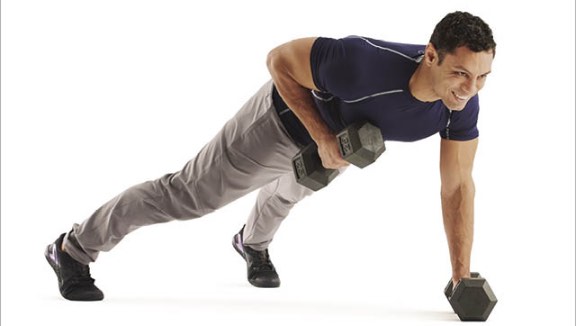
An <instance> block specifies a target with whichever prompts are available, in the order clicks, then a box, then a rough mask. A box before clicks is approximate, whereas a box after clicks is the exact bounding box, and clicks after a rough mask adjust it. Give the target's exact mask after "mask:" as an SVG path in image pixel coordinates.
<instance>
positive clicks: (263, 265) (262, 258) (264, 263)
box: [252, 249, 274, 271]
mask: <svg viewBox="0 0 576 326" xmlns="http://www.w3.org/2000/svg"><path fill="white" fill-rule="evenodd" d="M252 258H253V259H254V264H253V266H254V269H256V270H257V271H273V270H274V265H273V264H272V261H270V255H269V254H268V249H266V250H262V251H256V250H254V251H253V253H252Z"/></svg>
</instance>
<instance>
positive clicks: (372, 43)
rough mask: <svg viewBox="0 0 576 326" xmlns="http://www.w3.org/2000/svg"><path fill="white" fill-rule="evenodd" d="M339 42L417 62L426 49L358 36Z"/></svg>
mask: <svg viewBox="0 0 576 326" xmlns="http://www.w3.org/2000/svg"><path fill="white" fill-rule="evenodd" d="M341 40H342V41H343V42H344V43H347V44H349V45H350V46H360V47H362V48H365V49H370V50H375V51H386V52H387V53H392V54H396V55H400V56H404V57H407V58H409V59H412V60H417V59H419V58H420V57H421V56H422V55H424V50H425V48H426V45H424V44H413V43H401V42H393V41H387V40H382V39H376V38H371V37H366V36H358V35H350V36H347V37H344V38H342V39H341Z"/></svg>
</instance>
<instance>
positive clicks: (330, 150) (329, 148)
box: [318, 137, 350, 169]
mask: <svg viewBox="0 0 576 326" xmlns="http://www.w3.org/2000/svg"><path fill="white" fill-rule="evenodd" d="M318 155H319V156H320V159H321V160H322V166H324V168H326V169H340V168H344V167H347V166H348V165H350V163H348V162H347V161H346V160H344V159H343V158H342V154H341V153H340V148H339V146H338V141H337V139H336V137H334V138H331V139H329V140H327V141H325V142H323V143H322V144H318Z"/></svg>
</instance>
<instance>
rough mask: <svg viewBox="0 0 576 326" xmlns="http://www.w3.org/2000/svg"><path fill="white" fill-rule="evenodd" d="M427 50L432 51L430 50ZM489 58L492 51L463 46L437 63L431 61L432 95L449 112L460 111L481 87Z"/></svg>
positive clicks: (489, 65) (490, 63) (484, 80)
mask: <svg viewBox="0 0 576 326" xmlns="http://www.w3.org/2000/svg"><path fill="white" fill-rule="evenodd" d="M427 50H430V51H433V52H436V51H435V50H434V49H433V48H432V49H427ZM434 54H436V60H438V57H437V53H434ZM493 59H494V55H493V53H492V51H483V52H474V51H472V50H470V49H468V48H467V47H465V46H462V47H459V48H457V49H456V51H454V53H452V54H450V53H448V54H446V55H445V56H444V60H443V61H442V63H441V64H439V65H438V64H437V62H438V61H435V63H434V64H432V66H431V68H432V69H431V70H432V72H433V73H432V76H433V79H434V86H433V88H434V93H435V94H436V95H437V96H438V97H439V98H440V99H441V100H442V102H443V103H444V105H446V106H447V107H448V108H449V109H450V110H455V111H460V110H462V109H464V107H465V106H466V103H468V100H469V99H470V98H471V97H473V96H474V95H476V94H477V93H478V91H480V90H481V89H482V87H484V83H485V82H486V77H487V75H488V74H489V73H490V71H491V69H492V60H493Z"/></svg>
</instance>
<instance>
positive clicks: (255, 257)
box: [232, 226, 280, 288]
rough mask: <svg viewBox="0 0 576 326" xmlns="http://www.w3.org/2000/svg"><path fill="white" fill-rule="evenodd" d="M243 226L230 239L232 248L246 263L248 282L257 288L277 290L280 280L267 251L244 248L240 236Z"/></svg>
mask: <svg viewBox="0 0 576 326" xmlns="http://www.w3.org/2000/svg"><path fill="white" fill-rule="evenodd" d="M243 232H244V226H243V227H242V229H241V230H240V232H238V233H236V234H235V235H234V238H232V246H233V247H234V249H236V251H237V252H238V253H239V254H240V256H242V258H244V260H245V261H246V266H247V268H248V282H250V284H252V285H254V286H255V287H259V288H277V287H279V286H280V278H279V277H278V273H276V269H275V268H274V265H273V264H272V261H270V255H268V249H265V250H261V251H258V250H254V249H252V248H250V247H248V246H244V240H243V237H242V234H243Z"/></svg>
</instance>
